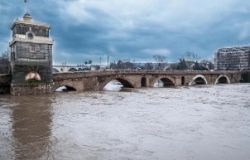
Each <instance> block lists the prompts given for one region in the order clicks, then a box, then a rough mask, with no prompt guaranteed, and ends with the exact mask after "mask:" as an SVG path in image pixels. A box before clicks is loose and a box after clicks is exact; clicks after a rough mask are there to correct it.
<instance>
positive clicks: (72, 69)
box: [68, 68, 77, 72]
mask: <svg viewBox="0 0 250 160" xmlns="http://www.w3.org/2000/svg"><path fill="white" fill-rule="evenodd" d="M68 71H69V72H77V69H76V68H70V69H69V70H68Z"/></svg>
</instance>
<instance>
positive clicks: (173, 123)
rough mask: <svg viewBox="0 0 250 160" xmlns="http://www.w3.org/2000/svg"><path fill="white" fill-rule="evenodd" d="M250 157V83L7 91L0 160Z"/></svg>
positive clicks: (0, 120) (1, 105) (0, 103)
mask: <svg viewBox="0 0 250 160" xmlns="http://www.w3.org/2000/svg"><path fill="white" fill-rule="evenodd" d="M12 159H13V160H14V159H15V160H167V159H170V160H174V159H176V160H236V159H237V160H238V159H239V160H249V159H250V84H235V85H218V86H204V87H180V88H169V89H168V88H151V89H138V90H133V91H132V92H84V93H77V92H71V93H55V94H53V95H47V96H21V97H12V96H6V95H2V96H0V160H12Z"/></svg>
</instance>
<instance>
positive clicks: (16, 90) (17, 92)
mask: <svg viewBox="0 0 250 160" xmlns="http://www.w3.org/2000/svg"><path fill="white" fill-rule="evenodd" d="M52 88H53V84H52V83H40V84H36V85H34V84H30V85H13V84H11V86H10V93H11V95H13V96H21V95H41V94H50V93H52V92H53V89H52Z"/></svg>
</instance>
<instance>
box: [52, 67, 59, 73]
mask: <svg viewBox="0 0 250 160" xmlns="http://www.w3.org/2000/svg"><path fill="white" fill-rule="evenodd" d="M52 72H53V73H59V72H60V71H59V70H58V69H56V68H52Z"/></svg>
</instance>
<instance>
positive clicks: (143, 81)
mask: <svg viewBox="0 0 250 160" xmlns="http://www.w3.org/2000/svg"><path fill="white" fill-rule="evenodd" d="M141 87H147V78H146V77H142V78H141Z"/></svg>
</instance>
